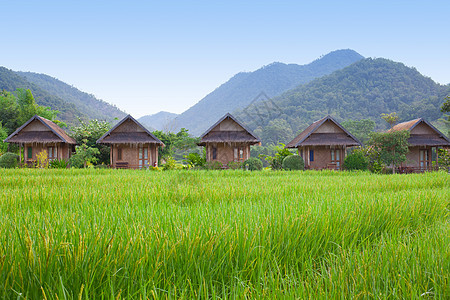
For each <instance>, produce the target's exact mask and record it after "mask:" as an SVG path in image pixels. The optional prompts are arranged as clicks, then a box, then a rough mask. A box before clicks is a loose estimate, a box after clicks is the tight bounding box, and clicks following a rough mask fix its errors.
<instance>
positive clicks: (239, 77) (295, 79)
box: [148, 49, 364, 136]
mask: <svg viewBox="0 0 450 300" xmlns="http://www.w3.org/2000/svg"><path fill="white" fill-rule="evenodd" d="M363 58H364V57H363V56H361V55H360V54H358V53H357V52H355V51H353V50H349V49H347V50H336V51H333V52H331V53H329V54H327V55H325V56H322V57H321V58H319V59H317V60H315V61H313V62H312V63H310V64H306V65H296V64H283V63H279V62H276V63H272V64H269V65H267V66H264V67H262V68H260V69H258V70H256V71H254V72H246V73H238V74H236V75H234V76H233V77H232V78H231V79H230V80H228V81H227V82H226V83H224V84H222V85H221V86H219V87H218V88H216V89H215V90H214V91H213V92H211V93H210V94H208V95H207V96H206V97H204V98H203V99H202V100H200V101H199V102H198V103H196V104H195V105H193V106H192V107H191V108H189V109H188V110H186V111H185V112H183V113H182V114H180V115H179V116H177V117H176V118H175V120H174V121H173V122H172V124H171V125H170V128H171V129H172V130H174V131H177V130H179V129H180V128H182V127H184V128H187V129H189V132H190V133H191V134H193V135H197V136H198V135H200V134H202V133H203V131H204V130H206V129H207V128H208V127H209V126H210V125H211V124H213V123H214V122H216V121H217V120H218V119H219V118H220V117H222V116H223V115H224V114H225V113H227V112H233V111H235V110H236V109H241V108H244V107H246V106H247V105H248V104H250V102H251V101H252V100H253V99H254V98H255V97H256V96H257V95H258V94H260V93H261V92H264V93H265V94H266V95H267V96H268V97H274V96H277V95H280V94H281V93H283V92H285V91H287V90H289V89H291V88H293V87H296V86H298V85H300V84H305V83H307V82H310V81H311V80H313V79H315V78H319V77H322V76H324V75H327V74H330V73H332V72H334V71H336V70H339V69H342V68H344V67H346V66H348V65H350V64H352V63H354V62H357V61H359V60H361V59H363ZM148 125H150V126H152V127H154V125H152V124H150V123H149V124H148Z"/></svg>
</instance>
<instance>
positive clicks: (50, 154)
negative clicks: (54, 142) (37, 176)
mask: <svg viewBox="0 0 450 300" xmlns="http://www.w3.org/2000/svg"><path fill="white" fill-rule="evenodd" d="M47 152H48V159H55V158H56V156H57V155H56V147H48V149H47Z"/></svg>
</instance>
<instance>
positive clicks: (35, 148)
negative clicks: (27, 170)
mask: <svg viewBox="0 0 450 300" xmlns="http://www.w3.org/2000/svg"><path fill="white" fill-rule="evenodd" d="M28 147H31V149H32V158H31V159H29V158H28ZM48 147H55V148H56V158H57V159H64V160H69V158H70V156H71V155H72V145H69V144H66V143H52V144H43V143H33V144H24V145H23V148H22V154H24V155H23V157H24V162H25V163H26V164H31V163H33V162H35V161H36V159H37V155H38V154H39V153H41V152H42V151H44V150H45V151H47V154H48Z"/></svg>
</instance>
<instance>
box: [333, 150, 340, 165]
mask: <svg viewBox="0 0 450 300" xmlns="http://www.w3.org/2000/svg"><path fill="white" fill-rule="evenodd" d="M340 152H341V151H340V149H335V150H333V149H331V163H333V164H336V169H338V170H339V169H340V167H341V153H340Z"/></svg>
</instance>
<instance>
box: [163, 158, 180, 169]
mask: <svg viewBox="0 0 450 300" xmlns="http://www.w3.org/2000/svg"><path fill="white" fill-rule="evenodd" d="M165 161H166V163H165V164H164V166H163V167H164V171H167V170H175V169H176V167H177V162H176V161H175V159H174V158H173V157H172V156H166V157H165Z"/></svg>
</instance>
